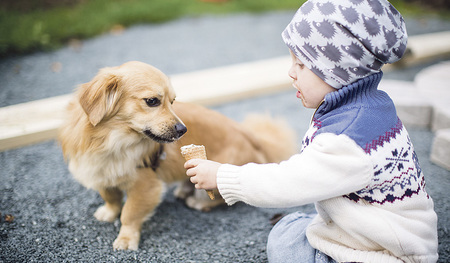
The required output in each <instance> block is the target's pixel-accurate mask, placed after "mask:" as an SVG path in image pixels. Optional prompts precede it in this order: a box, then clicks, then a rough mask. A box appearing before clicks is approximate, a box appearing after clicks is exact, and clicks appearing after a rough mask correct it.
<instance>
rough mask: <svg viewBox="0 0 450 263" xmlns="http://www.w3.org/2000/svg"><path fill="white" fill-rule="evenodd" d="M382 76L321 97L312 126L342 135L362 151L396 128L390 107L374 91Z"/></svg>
mask: <svg viewBox="0 0 450 263" xmlns="http://www.w3.org/2000/svg"><path fill="white" fill-rule="evenodd" d="M382 75H383V73H382V72H380V73H376V74H373V75H370V76H368V77H366V78H363V79H360V80H358V81H356V82H354V83H352V84H350V85H347V86H344V87H342V88H341V89H339V90H336V91H334V92H331V93H329V94H327V95H326V96H325V101H324V103H323V104H322V105H321V106H320V107H319V108H318V109H317V111H316V113H315V115H314V122H315V123H320V125H319V126H320V127H319V129H318V130H317V132H316V133H315V136H317V135H318V134H321V133H333V134H336V135H340V134H345V135H347V136H348V137H350V138H351V139H353V140H354V141H355V142H356V143H357V144H358V145H359V146H360V147H362V148H363V149H366V148H367V147H368V145H370V144H371V143H372V142H373V141H374V140H377V139H378V138H379V137H380V136H384V135H385V134H386V133H387V132H390V131H391V130H392V129H396V127H398V125H399V119H398V117H397V112H396V110H395V106H394V103H393V102H392V100H391V98H390V97H389V95H388V94H387V93H385V92H384V91H381V90H378V84H379V82H380V80H381V77H382Z"/></svg>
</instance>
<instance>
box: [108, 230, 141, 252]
mask: <svg viewBox="0 0 450 263" xmlns="http://www.w3.org/2000/svg"><path fill="white" fill-rule="evenodd" d="M140 236H141V234H140V232H139V231H138V230H134V229H133V228H131V227H126V226H122V228H120V232H119V236H118V237H117V238H116V240H114V243H113V248H114V250H138V247H139V239H140Z"/></svg>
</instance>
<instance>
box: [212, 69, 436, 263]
mask: <svg viewBox="0 0 450 263" xmlns="http://www.w3.org/2000/svg"><path fill="white" fill-rule="evenodd" d="M375 75H377V74H375ZM373 78H375V79H373ZM379 78H381V76H375V77H371V78H369V81H363V82H360V83H357V85H356V84H355V85H354V86H352V87H350V89H346V88H343V89H341V90H339V92H338V91H336V92H333V93H336V94H333V93H331V95H330V94H328V95H327V97H326V98H325V102H326V103H325V104H324V105H322V106H321V107H320V108H319V110H318V111H317V113H316V115H315V116H314V123H313V124H312V125H311V127H310V129H309V130H308V132H307V134H306V135H305V138H304V140H303V148H302V152H301V153H300V154H296V155H294V156H292V157H291V158H290V159H289V160H287V161H284V162H281V163H280V164H247V165H244V166H233V165H228V164H224V165H222V166H220V168H219V171H218V174H217V184H218V189H219V191H220V194H221V195H222V196H223V198H224V199H225V201H226V202H227V203H228V204H229V205H232V204H234V203H235V202H238V201H243V202H245V203H248V204H250V205H254V206H258V207H294V206H300V205H304V204H308V203H315V206H316V210H317V212H318V215H317V216H316V217H315V218H314V220H313V222H312V223H311V224H310V226H308V229H307V237H308V241H309V242H310V244H311V245H312V246H313V247H314V248H316V249H318V250H320V251H322V252H324V253H326V254H327V255H329V256H331V257H332V258H333V259H335V260H336V261H338V262H377V263H379V262H402V261H404V262H436V261H437V259H438V254H437V216H436V213H435V212H434V209H433V201H432V199H431V198H430V197H429V196H428V194H427V193H426V191H425V183H424V177H423V174H422V172H421V170H420V166H419V165H418V161H417V157H416V155H415V153H414V149H413V147H412V144H411V142H410V140H409V136H408V133H407V131H406V130H405V129H404V127H403V125H402V124H401V122H400V121H399V120H398V118H396V115H395V111H394V115H392V114H391V115H392V116H391V117H390V116H389V114H386V113H383V114H382V120H383V123H382V124H379V125H378V124H377V123H378V122H377V121H376V120H374V118H373V116H376V115H378V114H380V112H378V111H379V110H380V109H381V110H382V111H387V112H391V109H389V107H386V105H390V104H391V103H392V102H391V101H390V99H388V97H387V95H386V94H385V93H381V94H380V93H379V91H378V90H376V86H377V84H378V82H379ZM367 90H372V91H371V92H373V94H368V93H367V92H366V91H367ZM350 91H351V92H350ZM359 91H364V96H361V94H359V93H360V92H359ZM349 94H350V95H349ZM349 96H350V97H355V98H357V99H356V100H355V99H354V98H351V99H348V98H349ZM362 97H364V99H361V98H362ZM343 98H345V99H343ZM380 98H382V99H380ZM343 101H344V102H343ZM330 104H332V105H330ZM361 105H363V106H364V107H366V106H367V105H370V107H369V108H365V109H363V110H362V108H361ZM380 105H381V106H380ZM394 116H395V118H394ZM391 119H392V121H391ZM394 120H395V121H394ZM368 123H372V124H370V125H369V124H368ZM386 125H387V127H390V128H389V129H387V130H386V128H385V127H386ZM365 126H369V128H370V129H367V130H364V128H361V127H365ZM381 130H382V132H381ZM364 131H366V132H367V134H366V135H367V136H361V133H362V132H364ZM373 134H379V135H378V136H375V137H374V136H373Z"/></svg>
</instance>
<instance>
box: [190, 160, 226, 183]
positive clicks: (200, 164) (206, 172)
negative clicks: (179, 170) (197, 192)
mask: <svg viewBox="0 0 450 263" xmlns="http://www.w3.org/2000/svg"><path fill="white" fill-rule="evenodd" d="M220 165H221V164H220V163H217V162H213V161H208V160H201V159H192V160H189V161H187V162H186V163H184V168H186V169H187V171H186V175H187V176H189V177H191V179H190V180H191V182H192V183H193V184H194V185H195V188H197V189H205V190H212V189H216V188H217V180H216V177H217V170H219V166H220Z"/></svg>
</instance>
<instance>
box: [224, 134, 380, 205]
mask: <svg viewBox="0 0 450 263" xmlns="http://www.w3.org/2000/svg"><path fill="white" fill-rule="evenodd" d="M372 175H373V168H372V163H371V160H370V158H369V156H367V155H366V153H365V152H364V151H363V149H361V147H359V146H358V145H357V144H356V143H355V142H354V141H353V140H352V139H350V138H349V137H347V136H346V135H335V134H330V133H324V134H320V135H318V136H317V137H316V138H315V139H314V141H313V142H312V143H311V144H310V145H309V146H308V147H307V148H305V149H304V150H303V152H302V153H300V154H296V155H293V156H292V157H291V158H290V159H289V160H287V161H284V162H281V163H280V164H274V163H272V164H254V163H250V164H246V165H244V166H234V165H229V164H223V165H221V166H220V168H219V171H218V173H217V185H218V189H219V192H220V194H221V195H222V197H223V198H224V199H225V201H226V202H227V204H228V205H232V204H234V203H236V202H238V201H243V202H245V203H247V204H250V205H253V206H258V207H294V206H300V205H304V204H308V203H313V202H317V201H321V200H325V199H328V198H332V197H336V196H340V195H344V194H348V193H351V192H355V191H357V190H360V189H362V188H364V187H366V186H367V185H368V184H369V182H370V180H371V177H372Z"/></svg>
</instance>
